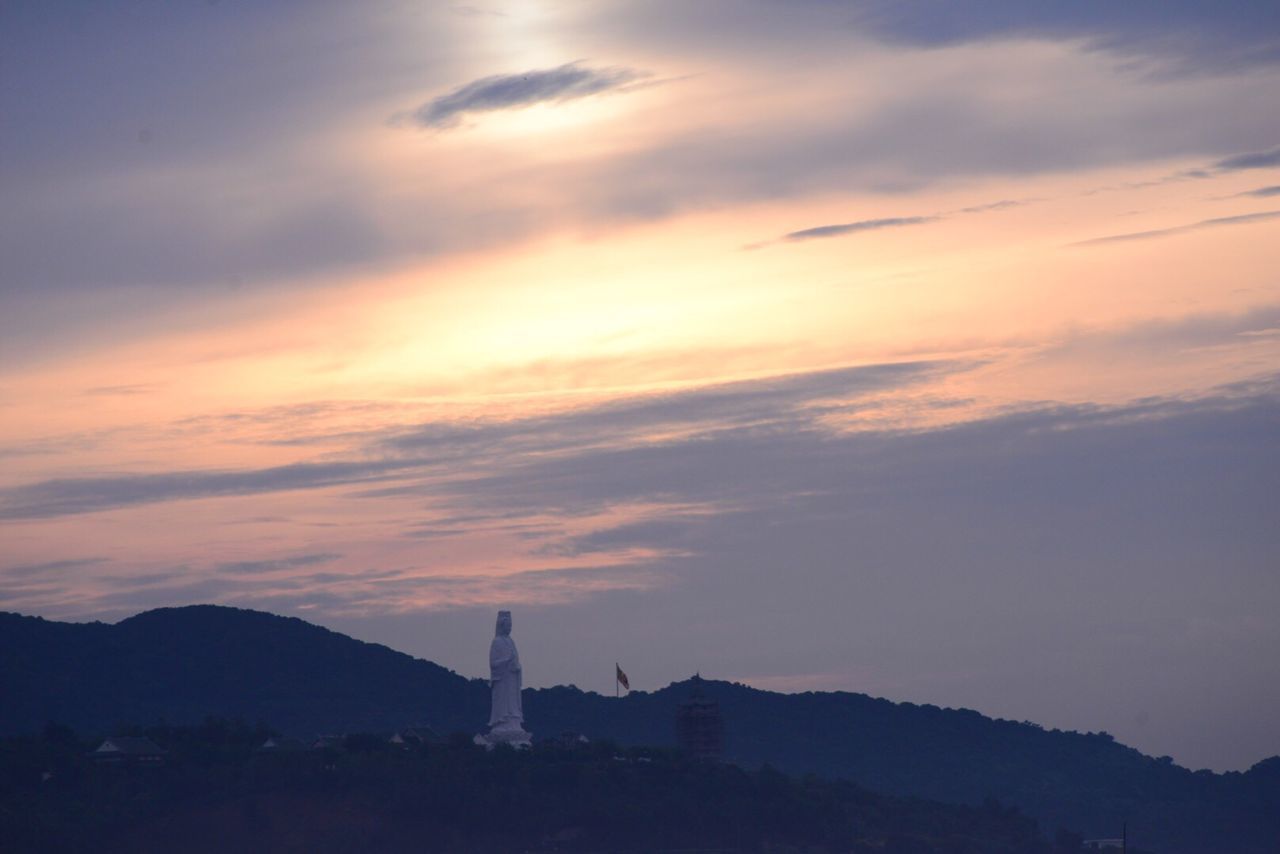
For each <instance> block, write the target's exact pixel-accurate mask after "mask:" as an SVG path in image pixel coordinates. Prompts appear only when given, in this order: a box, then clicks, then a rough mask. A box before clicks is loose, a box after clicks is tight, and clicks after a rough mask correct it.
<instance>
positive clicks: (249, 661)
mask: <svg viewBox="0 0 1280 854" xmlns="http://www.w3.org/2000/svg"><path fill="white" fill-rule="evenodd" d="M703 689H704V691H705V692H706V693H707V694H708V695H709V696H711V697H712V698H713V699H715V700H717V701H719V703H720V704H721V708H722V710H723V713H724V718H725V749H726V754H727V758H729V759H732V760H734V761H736V762H739V763H742V764H744V765H746V766H748V767H754V766H758V765H760V764H762V763H765V762H768V763H771V764H772V765H774V766H776V767H778V768H780V769H782V770H785V771H791V772H797V773H806V772H815V773H820V774H824V775H828V776H832V777H842V778H847V779H850V780H853V781H855V782H857V783H859V784H860V785H864V786H867V787H869V788H871V789H874V790H877V791H883V792H887V793H892V794H901V795H913V796H918V797H925V798H932V799H937V800H943V801H951V802H957V803H969V804H978V803H982V802H983V801H984V800H985V799H987V798H995V799H998V800H999V801H1001V802H1004V803H1010V804H1016V805H1018V806H1019V807H1021V808H1022V809H1023V810H1025V811H1026V812H1028V813H1029V814H1031V815H1033V816H1035V817H1037V818H1038V819H1039V820H1040V821H1041V822H1042V825H1043V826H1044V827H1045V828H1046V829H1047V830H1050V831H1052V830H1053V829H1056V828H1057V827H1059V826H1061V827H1067V828H1070V829H1072V830H1076V831H1079V832H1081V833H1083V834H1084V835H1086V836H1114V835H1116V834H1117V833H1118V829H1119V827H1120V826H1121V824H1122V823H1123V822H1126V821H1127V822H1128V824H1129V827H1130V830H1131V834H1132V836H1133V837H1134V838H1135V839H1136V840H1137V841H1138V842H1139V844H1140V845H1141V846H1142V847H1143V848H1147V849H1152V850H1155V851H1158V852H1166V854H1177V852H1224V851H1237V852H1259V853H1261V852H1269V854H1270V852H1275V851H1277V850H1280V759H1271V760H1267V761H1266V762H1262V763H1259V764H1258V765H1257V766H1255V767H1254V768H1253V769H1251V770H1250V771H1248V772H1245V773H1229V774H1213V773H1210V772H1208V771H1199V772H1194V773H1193V772H1191V771H1189V770H1187V769H1185V768H1181V767H1179V766H1177V765H1174V764H1173V763H1172V762H1171V761H1169V760H1167V759H1164V760H1161V759H1153V758H1151V757H1148V756H1144V755H1143V754H1141V753H1139V752H1138V751H1136V750H1133V749H1132V748H1128V747H1125V746H1123V745H1121V744H1117V743H1116V742H1115V741H1114V740H1112V739H1111V737H1110V736H1108V735H1105V734H1079V733H1068V732H1059V731H1046V730H1043V729H1041V728H1039V727H1037V726H1035V725H1034V724H1026V723H1014V722H1011V721H1001V720H992V719H990V718H986V717H983V716H982V715H980V714H978V713H977V712H973V711H969V710H957V709H941V708H938V707H935V706H928V705H923V706H922V705H913V704H910V703H892V702H889V701H887V700H880V699H875V698H871V697H867V696H865V695H861V694H849V693H805V694H776V693H771V692H767V691H758V690H755V689H752V688H748V687H746V686H742V685H736V684H731V683H725V682H715V681H706V682H704V683H703ZM690 690H691V686H690V685H689V683H687V682H685V683H676V684H674V685H671V686H669V687H668V688H665V689H662V690H660V691H655V692H651V693H647V692H634V693H633V694H631V695H630V696H628V697H624V698H622V699H621V700H618V699H615V698H612V697H604V696H601V695H599V694H594V693H585V692H582V691H579V690H578V689H576V688H565V687H557V688H550V689H543V690H534V691H526V692H525V716H526V720H527V721H528V724H529V727H530V729H531V730H532V731H533V732H534V733H535V735H553V734H556V733H559V732H561V731H564V730H573V731H578V732H582V733H585V734H587V735H588V736H591V737H593V738H601V737H607V738H613V739H616V740H618V741H619V742H621V743H623V744H650V745H659V746H661V745H670V744H672V743H673V741H674V718H675V709H676V707H677V705H678V704H679V703H681V702H683V701H684V700H685V699H686V698H687V697H688V695H689V693H690ZM0 695H3V697H4V698H5V702H4V703H3V704H2V705H0V733H18V732H32V731H36V730H37V729H39V728H40V727H41V726H42V725H43V724H44V723H45V722H46V721H50V720H55V721H59V722H62V723H66V724H69V725H71V726H72V727H74V728H75V729H77V730H79V731H80V732H82V733H95V732H105V731H106V730H108V729H110V728H112V727H113V725H115V724H117V723H120V722H130V723H148V722H153V721H157V720H165V721H168V722H170V723H190V722H195V721H198V720H200V719H202V718H203V717H204V716H206V715H221V716H232V717H240V718H244V719H246V720H249V721H256V720H261V721H264V722H267V723H269V724H271V725H272V726H275V727H277V728H279V729H282V730H284V731H286V732H290V733H296V734H299V735H311V734H315V733H321V732H342V731H359V730H388V731H389V730H391V729H394V728H397V727H401V726H404V725H406V724H410V723H415V722H428V723H430V724H431V725H433V726H434V727H435V728H436V729H437V730H438V731H441V732H450V731H454V730H460V731H475V730H476V729H478V728H479V727H480V725H481V724H482V723H483V722H484V720H485V718H486V715H487V708H488V690H487V687H486V684H485V683H484V682H483V681H482V680H468V679H464V678H463V677H461V676H459V675H457V674H455V673H452V672H451V671H448V670H445V669H443V668H441V667H438V666H437V665H434V664H431V663H429V662H426V661H421V660H417V659H413V658H411V657H409V656H406V655H403V654H401V653H397V652H395V651H393V650H390V649H388V648H386V647H383V646H379V645H376V644H367V643H361V642H359V641H355V640H352V639H351V638H348V637H345V636H343V635H339V634H336V633H334V632H330V631H327V630H325V629H322V628H319V627H317V626H313V625H310V624H308V623H306V622H303V621H301V620H296V619H289V618H283V617H276V616H273V615H270V614H263V613H259V612H253V611H244V610H238V609H232V608H222V607H214V606H194V607H189V608H169V609H160V610H157V611H150V612H147V613H144V614H139V615H138V616H136V617H133V618H131V619H128V620H124V621H122V622H121V623H118V624H116V625H114V626H111V625H104V624H98V623H93V624H66V623H56V622H50V621H45V620H41V619H38V618H32V617H22V616H18V615H11V614H5V615H0Z"/></svg>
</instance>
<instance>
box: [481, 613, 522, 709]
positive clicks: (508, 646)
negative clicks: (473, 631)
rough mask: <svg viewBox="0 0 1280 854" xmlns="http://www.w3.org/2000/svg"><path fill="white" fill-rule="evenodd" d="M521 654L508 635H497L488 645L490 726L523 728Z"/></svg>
mask: <svg viewBox="0 0 1280 854" xmlns="http://www.w3.org/2000/svg"><path fill="white" fill-rule="evenodd" d="M521 677H522V674H521V672H520V653H519V652H517V651H516V642H515V641H513V640H512V639H511V636H510V635H498V636H497V637H495V638H494V639H493V643H491V644H489V680H490V682H489V684H490V685H491V686H492V688H493V707H492V710H491V711H490V713H489V726H491V727H502V728H514V729H522V728H523V726H522V725H523V722H524V711H523V710H522V709H521V706H520V688H521V685H522V684H523V680H522V678H521Z"/></svg>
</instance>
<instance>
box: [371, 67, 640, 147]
mask: <svg viewBox="0 0 1280 854" xmlns="http://www.w3.org/2000/svg"><path fill="white" fill-rule="evenodd" d="M648 76H649V74H648V73H647V72H644V71H638V70H636V69H634V68H623V67H610V68H589V67H587V66H585V65H582V64H581V63H577V62H570V63H567V64H565V65H561V66H558V67H556V68H545V69H539V70H534V71H526V72H524V73H523V74H497V75H494V76H492V77H482V78H480V79H479V80H473V81H472V82H470V83H468V84H466V85H465V86H461V87H459V88H457V89H455V90H453V91H452V92H450V93H448V94H447V95H441V96H440V97H438V98H433V99H432V100H430V101H428V102H427V103H425V104H423V105H422V106H421V107H419V108H418V109H416V110H414V111H413V112H411V113H409V114H407V115H405V114H400V115H397V116H396V117H394V118H395V120H398V121H405V120H408V121H409V122H412V123H413V124H416V125H419V126H421V127H424V128H434V129H436V130H444V129H447V128H452V127H456V126H457V125H458V124H459V123H460V122H461V121H462V118H463V116H466V115H468V114H471V113H487V112H493V111H495V110H513V109H518V108H521V107H529V106H532V105H534V104H540V103H559V102H562V101H572V100H575V99H577V98H586V97H588V96H590V95H599V94H601V93H604V92H609V91H615V90H620V89H622V88H624V87H626V86H628V85H630V84H634V83H636V82H638V81H640V80H643V79H644V78H646V77H648Z"/></svg>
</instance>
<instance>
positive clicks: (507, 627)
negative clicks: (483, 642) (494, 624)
mask: <svg viewBox="0 0 1280 854" xmlns="http://www.w3.org/2000/svg"><path fill="white" fill-rule="evenodd" d="M498 634H500V635H509V634H511V612H510V611H499V612H498Z"/></svg>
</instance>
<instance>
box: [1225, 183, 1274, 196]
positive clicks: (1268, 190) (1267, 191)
mask: <svg viewBox="0 0 1280 854" xmlns="http://www.w3.org/2000/svg"><path fill="white" fill-rule="evenodd" d="M1242 196H1251V197H1253V198H1255V199H1269V198H1271V197H1272V196H1280V184H1276V185H1274V186H1271V187H1259V188H1258V189H1256V190H1245V191H1244V192H1243V193H1236V195H1235V196H1234V197H1233V198H1240V197H1242Z"/></svg>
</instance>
